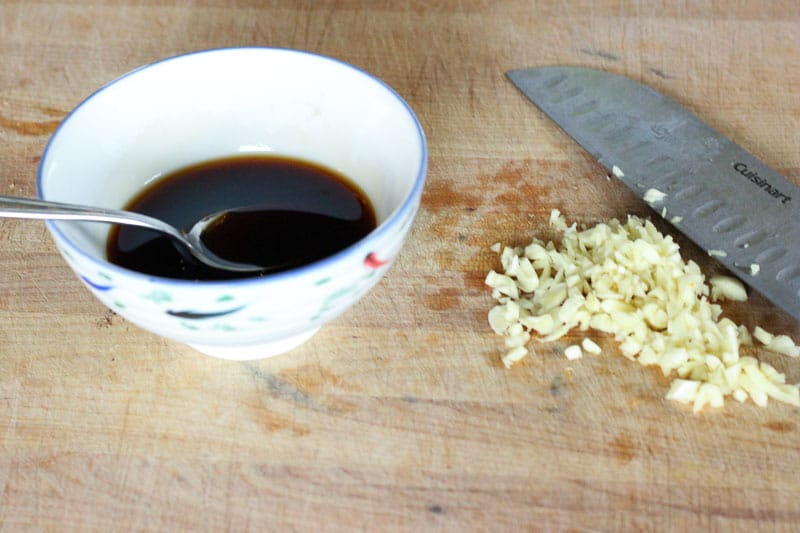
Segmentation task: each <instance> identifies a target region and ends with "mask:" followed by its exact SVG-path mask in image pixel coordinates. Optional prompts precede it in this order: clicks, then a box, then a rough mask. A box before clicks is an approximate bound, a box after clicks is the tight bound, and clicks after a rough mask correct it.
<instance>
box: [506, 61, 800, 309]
mask: <svg viewBox="0 0 800 533" xmlns="http://www.w3.org/2000/svg"><path fill="white" fill-rule="evenodd" d="M507 76H508V78H509V79H510V80H511V81H512V82H513V83H514V85H516V86H517V88H519V89H520V91H522V93H523V94H525V96H527V97H528V98H529V99H530V100H531V101H532V102H533V103H534V104H536V106H537V107H538V108H539V109H541V110H542V111H543V112H544V113H545V114H546V115H547V116H548V117H550V118H551V119H552V120H553V121H554V122H555V123H556V124H557V125H558V126H559V127H561V129H563V130H564V131H565V132H566V133H567V134H568V135H570V136H571V137H572V138H573V139H574V140H575V141H577V142H578V144H580V145H581V146H582V147H583V148H584V149H585V150H586V151H588V152H589V153H590V154H592V156H594V157H595V158H596V159H597V160H598V161H599V162H600V164H601V165H603V166H604V167H605V168H606V170H608V171H609V173H611V174H612V175H615V176H616V177H618V178H619V179H621V180H622V181H623V182H624V183H625V184H626V185H627V186H628V187H629V188H630V189H632V190H633V191H634V192H635V193H637V194H638V195H639V197H641V198H642V199H644V200H645V201H647V202H648V203H649V204H650V205H651V207H653V208H654V209H655V210H656V211H657V212H658V213H659V214H661V215H662V216H663V217H664V218H665V219H666V220H668V221H670V222H671V223H672V224H673V225H674V226H675V227H676V228H677V229H678V230H680V231H681V232H683V233H684V234H686V235H687V236H688V237H689V238H690V239H691V240H692V241H694V242H695V243H696V244H698V245H699V246H700V247H702V248H703V249H704V250H705V251H706V252H708V253H709V254H710V255H712V256H714V257H715V258H716V259H717V260H718V261H720V262H721V263H722V264H723V265H725V266H726V267H727V268H728V269H729V270H730V271H731V272H733V273H734V274H735V275H736V276H737V277H739V278H740V279H741V280H742V281H743V282H745V283H746V284H748V285H750V286H751V287H752V288H753V289H755V290H757V291H758V292H760V293H761V294H763V295H764V296H766V297H767V298H768V299H769V300H771V301H772V302H773V303H775V304H776V305H778V306H779V307H781V308H783V309H784V310H785V311H786V312H787V313H789V314H790V315H791V316H793V317H794V318H795V319H798V320H800V187H798V186H797V185H795V184H794V183H792V182H791V181H789V180H788V179H786V178H785V177H783V176H781V175H780V174H778V173H777V172H775V171H774V170H772V169H770V168H769V167H768V166H767V165H766V164H764V163H763V162H762V161H760V160H759V159H758V158H756V157H755V156H754V155H752V154H750V153H748V152H747V151H746V150H744V149H743V148H741V147H740V146H738V145H736V144H735V143H734V142H733V141H731V140H730V139H727V138H726V137H724V136H723V135H722V134H720V133H719V132H718V131H716V130H714V129H713V128H711V127H710V126H708V125H707V124H705V123H704V122H703V121H702V120H701V119H700V118H698V117H697V116H696V115H695V114H693V113H692V112H691V111H689V110H688V109H686V108H685V107H683V106H682V105H681V104H680V103H678V102H677V101H676V100H674V99H672V98H670V97H668V96H665V95H663V94H661V93H659V92H657V91H655V90H654V89H652V88H650V87H648V86H646V85H643V84H641V83H639V82H637V81H634V80H632V79H630V78H627V77H624V76H620V75H616V74H611V73H609V72H606V71H602V70H596V69H591V68H583V67H562V66H553V67H537V68H527V69H519V70H513V71H510V72H508V73H507Z"/></svg>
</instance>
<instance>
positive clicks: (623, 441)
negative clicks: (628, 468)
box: [608, 433, 636, 465]
mask: <svg viewBox="0 0 800 533" xmlns="http://www.w3.org/2000/svg"><path fill="white" fill-rule="evenodd" d="M608 445H609V446H610V447H611V451H612V452H613V454H614V457H615V458H616V459H617V462H618V463H619V464H621V465H625V464H628V463H630V462H631V461H632V460H633V458H634V457H636V443H635V442H633V439H631V437H630V435H626V434H625V433H620V434H619V435H617V436H616V437H614V438H613V439H611V440H610V441H609V443H608Z"/></svg>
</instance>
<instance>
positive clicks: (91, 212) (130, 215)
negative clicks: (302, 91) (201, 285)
mask: <svg viewBox="0 0 800 533" xmlns="http://www.w3.org/2000/svg"><path fill="white" fill-rule="evenodd" d="M226 212H227V211H220V212H218V213H212V214H210V215H208V216H205V217H203V218H201V219H200V220H198V221H197V222H196V223H195V224H194V226H192V229H190V230H189V231H188V232H185V231H181V230H179V229H177V228H175V227H173V226H170V225H169V224H167V223H166V222H163V221H161V220H159V219H157V218H153V217H150V216H147V215H142V214H140V213H134V212H132V211H123V210H120V209H106V208H103V207H89V206H84V205H76V204H65V203H61V202H48V201H46V200H38V199H35V198H20V197H17V196H2V195H0V218H35V219H47V220H83V221H90V222H108V223H112V224H125V225H129V226H139V227H140V228H147V229H151V230H154V231H158V232H161V233H164V234H166V235H168V236H170V237H172V239H173V240H174V241H175V242H177V243H179V244H180V245H181V246H182V247H183V249H185V250H186V251H188V252H189V253H190V254H191V256H192V257H194V258H195V259H197V260H198V261H200V262H201V263H203V264H205V265H208V266H210V267H213V268H219V269H221V270H230V271H232V272H263V271H265V270H267V269H266V268H265V267H262V266H258V265H252V264H248V263H237V262H234V261H228V260H226V259H223V258H221V257H219V256H217V255H216V254H215V253H214V252H212V251H211V250H209V249H208V248H207V247H206V245H205V244H203V241H202V240H201V239H200V235H202V233H203V230H204V229H205V228H206V226H208V225H209V224H210V223H211V222H213V221H215V220H217V219H218V218H220V217H221V216H224V215H225V213H226Z"/></svg>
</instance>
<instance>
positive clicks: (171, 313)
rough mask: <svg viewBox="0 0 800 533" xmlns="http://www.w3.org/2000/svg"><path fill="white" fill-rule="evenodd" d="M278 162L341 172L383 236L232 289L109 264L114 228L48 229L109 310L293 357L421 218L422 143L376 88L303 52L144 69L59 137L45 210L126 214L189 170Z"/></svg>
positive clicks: (70, 120) (225, 56)
mask: <svg viewBox="0 0 800 533" xmlns="http://www.w3.org/2000/svg"><path fill="white" fill-rule="evenodd" d="M245 152H258V153H262V152H263V153H274V154H279V155H284V156H290V157H296V158H300V159H305V160H308V161H312V162H316V163H319V164H322V165H324V166H327V167H329V168H332V169H334V170H337V171H339V172H340V173H342V174H343V175H345V176H347V177H349V178H350V179H351V180H353V181H354V182H356V183H357V184H358V185H359V186H360V187H361V188H362V189H363V190H364V191H365V192H366V193H367V195H368V196H369V198H370V200H371V201H372V204H373V206H374V208H375V212H376V216H377V218H378V227H377V228H376V229H375V230H374V231H373V232H371V233H370V234H369V235H367V236H366V237H364V238H363V239H362V240H360V241H359V242H357V243H356V244H354V245H352V246H350V247H349V248H346V249H344V250H342V251H340V252H338V253H336V254H335V255H333V256H330V257H328V258H326V259H323V260H321V261H318V262H316V263H312V264H310V265H307V266H304V267H300V268H297V269H294V270H291V271H288V272H283V273H278V274H273V275H269V276H265V277H263V278H253V279H244V280H236V281H204V282H194V281H180V280H173V279H165V278H159V277H153V276H149V275H145V274H142V273H139V272H134V271H131V270H126V269H123V268H120V267H118V266H116V265H114V264H111V263H109V262H108V261H107V260H106V255H105V242H106V239H107V235H108V231H109V226H108V225H105V224H99V223H87V222H63V221H62V222H48V227H49V229H50V231H51V233H52V235H53V238H54V240H55V243H56V245H57V247H58V249H59V251H60V252H61V254H62V255H63V256H64V258H65V260H66V261H67V263H69V265H70V267H72V269H73V270H74V271H75V272H76V273H77V275H78V276H79V277H80V279H81V280H83V282H84V283H85V284H86V286H87V287H88V288H89V289H90V290H91V291H92V293H94V294H95V296H97V298H99V299H100V300H101V301H102V302H103V303H104V304H106V305H107V306H108V307H109V308H111V309H112V310H114V311H115V312H117V313H119V314H120V315H121V316H123V317H125V318H126V319H128V320H130V321H131V322H133V323H135V324H137V325H139V326H140V327H142V328H144V329H146V330H149V331H151V332H153V333H156V334H158V335H162V336H164V337H167V338H169V339H173V340H175V341H178V342H182V343H186V344H189V345H191V346H193V347H195V348H196V349H197V350H199V351H201V352H204V353H207V354H209V355H213V356H217V357H223V358H228V359H257V358H262V357H269V356H271V355H275V354H278V353H282V352H285V351H287V350H290V349H292V348H294V347H296V346H298V345H299V344H300V343H302V342H304V341H305V340H307V339H308V338H309V337H311V336H312V335H313V334H314V332H316V331H317V329H319V328H320V326H322V325H323V324H324V323H326V322H328V321H330V320H331V319H333V318H335V317H336V316H337V315H339V314H340V313H342V312H343V311H345V310H346V309H347V308H348V307H350V306H351V305H352V304H353V303H355V302H356V301H357V300H358V299H359V298H361V297H362V296H363V295H364V294H365V293H366V292H367V291H368V290H369V289H370V288H371V287H372V286H373V285H374V284H375V283H377V282H378V280H379V279H380V278H381V277H382V276H383V274H384V273H385V272H386V270H387V269H388V268H389V266H390V265H391V263H392V261H393V260H394V259H395V257H396V256H397V254H398V252H399V251H400V248H401V246H402V245H403V242H404V241H405V238H406V236H407V234H408V231H409V229H410V227H411V224H412V222H413V220H414V217H415V215H416V212H417V209H418V207H419V202H420V196H421V194H422V188H423V184H424V180H425V172H426V168H427V151H426V143H425V137H424V134H423V131H422V128H421V127H420V124H419V122H418V120H417V118H416V117H415V115H414V113H413V111H412V110H411V108H410V107H409V106H408V105H407V104H406V102H404V101H403V99H402V98H401V97H400V96H399V95H398V94H397V93H395V92H394V91H393V90H392V89H391V88H390V87H388V86H387V85H386V84H385V83H383V82H381V81H380V80H379V79H376V78H375V77H373V76H371V75H369V74H367V73H365V72H363V71H361V70H359V69H357V68H354V67H353V66H351V65H348V64H346V63H343V62H341V61H338V60H335V59H331V58H327V57H323V56H319V55H316V54H312V53H308V52H302V51H297V50H287V49H274V48H231V49H219V50H209V51H202V52H195V53H191V54H187V55H182V56H178V57H174V58H170V59H165V60H163V61H159V62H157V63H154V64H151V65H148V66H145V67H142V68H140V69H138V70H135V71H133V72H130V73H128V74H126V75H124V76H122V77H121V78H119V79H117V80H115V81H113V82H111V83H109V84H108V85H106V86H105V87H103V88H101V89H100V90H98V91H97V92H95V93H94V94H93V95H91V96H90V97H89V98H87V99H86V100H85V101H84V102H82V103H81V104H80V105H79V106H78V107H77V108H76V109H75V110H74V111H73V112H72V113H71V114H70V115H69V116H68V117H67V118H66V119H65V120H64V122H63V123H62V124H61V126H60V127H59V129H58V130H57V131H56V132H55V134H54V135H53V137H52V139H51V140H50V142H49V144H48V145H47V148H46V150H45V152H44V155H43V157H42V161H41V164H40V166H39V175H38V193H39V196H40V197H41V198H44V199H46V200H56V201H62V202H71V203H79V204H87V205H98V206H105V207H113V208H121V207H123V206H124V205H125V204H126V203H127V201H128V200H129V199H131V198H132V197H133V196H135V195H136V193H137V192H138V191H140V190H141V189H142V188H143V187H144V186H145V185H146V184H148V183H149V182H151V181H152V180H154V179H157V178H158V177H159V176H161V175H163V174H165V173H168V172H171V171H174V170H177V169H179V168H181V167H185V166H187V165H189V164H193V163H197V162H201V161H205V160H209V159H215V158H219V157H225V156H230V155H235V154H240V153H245Z"/></svg>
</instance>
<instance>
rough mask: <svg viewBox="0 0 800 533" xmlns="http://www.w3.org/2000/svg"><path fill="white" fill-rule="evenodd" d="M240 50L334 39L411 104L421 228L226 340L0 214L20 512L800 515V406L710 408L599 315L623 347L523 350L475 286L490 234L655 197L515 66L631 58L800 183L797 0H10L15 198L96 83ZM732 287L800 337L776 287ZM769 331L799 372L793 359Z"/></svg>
mask: <svg viewBox="0 0 800 533" xmlns="http://www.w3.org/2000/svg"><path fill="white" fill-rule="evenodd" d="M237 45H268V46H285V47H294V48H302V49H307V50H312V51H315V52H319V53H323V54H327V55H332V56H335V57H338V58H340V59H342V60H345V61H348V62H351V63H353V64H355V65H357V66H359V67H361V68H364V69H365V70H367V71H369V72H372V73H374V74H375V75H377V76H379V77H381V78H383V79H384V80H385V81H386V82H387V83H389V84H390V85H391V86H392V87H394V88H395V89H396V90H397V91H398V92H399V93H400V94H401V95H402V96H403V97H404V98H406V100H407V101H408V102H409V104H410V105H411V106H412V108H413V109H414V110H415V111H416V113H417V114H418V116H419V117H420V120H421V122H422V124H423V127H424V128H425V131H426V134H427V138H428V143H429V153H430V160H429V173H428V183H427V185H426V189H425V193H424V197H423V203H422V209H421V211H420V213H419V216H418V219H417V222H416V224H415V226H414V229H413V230H412V234H411V236H410V239H409V241H408V244H407V245H406V247H405V248H404V250H403V252H402V254H401V256H400V258H399V260H398V262H397V263H396V265H395V266H394V267H393V269H392V270H391V271H390V273H389V274H388V275H387V276H386V278H385V279H384V280H383V281H382V282H381V283H380V284H379V285H378V287H376V288H375V289H374V290H373V291H372V292H371V293H370V294H369V295H368V296H367V297H366V298H364V300H362V301H361V302H360V303H359V304H358V305H357V306H355V307H354V308H352V309H351V310H350V311H348V312H347V313H346V314H345V315H343V316H342V317H340V318H339V319H337V320H336V321H335V322H334V323H332V324H330V325H329V326H327V327H325V328H323V329H322V330H321V331H320V333H319V334H317V335H316V336H315V337H314V338H313V339H312V340H311V341H310V342H309V343H308V344H306V345H304V346H302V347H301V348H299V349H297V350H296V351H294V352H292V353H290V354H286V355H285V356H280V357H276V358H273V359H269V360H263V361H257V362H250V363H230V362H225V361H219V360H215V359H211V358H209V357H206V356H202V355H200V354H198V353H196V352H194V351H192V350H191V349H189V348H187V347H184V346H181V345H178V344H176V343H173V342H170V341H166V340H163V339H160V338H157V337H155V336H153V335H151V334H149V333H147V332H144V331H142V330H139V329H138V328H136V327H135V326H133V325H131V324H129V323H127V322H126V321H124V320H123V319H121V318H120V317H118V316H116V315H115V314H113V313H112V312H110V311H108V310H107V309H105V308H104V307H103V306H102V305H100V304H99V303H98V302H97V301H95V300H94V299H93V298H92V297H91V295H90V294H89V293H88V291H86V290H85V289H84V288H83V287H82V285H81V284H80V282H79V281H78V280H76V279H75V277H74V276H73V274H72V273H71V271H70V270H69V269H68V268H67V267H66V266H65V264H64V263H63V262H62V260H61V259H60V258H59V257H58V255H57V253H56V251H55V249H54V246H53V244H52V241H51V240H50V238H49V236H48V235H47V232H46V230H45V229H44V225H43V224H41V223H37V222H20V221H0V524H2V526H5V529H8V530H10V531H17V530H54V531H61V530H75V531H88V530H97V531H109V530H146V531H159V530H160V531H199V530H214V531H218V530H230V531H243V530H256V531H263V530H278V531H283V530H292V529H297V530H310V531H319V530H336V529H341V530H354V529H364V530H379V531H386V530H398V531H418V530H451V531H465V530H484V531H495V530H498V531H507V530H531V531H541V530H544V531H551V530H552V531H563V530H574V531H583V530H593V531H594V530H601V531H631V530H633V531H639V530H644V531H686V530H714V531H718V530H725V531H728V530H737V531H739V530H740V531H752V530H757V529H761V530H765V531H791V530H797V527H798V524H800V504H798V501H800V481H798V479H800V478H799V477H798V475H797V471H798V465H800V445H798V436H800V430H799V429H798V425H799V424H800V420H799V419H798V415H800V410H799V409H798V408H795V407H790V406H786V405H781V404H777V403H772V404H770V405H769V406H768V407H767V408H766V409H760V408H757V407H755V406H754V405H753V404H752V403H745V404H738V403H737V402H735V401H732V400H729V401H728V402H727V403H726V406H725V407H724V408H723V409H715V410H706V411H704V412H702V413H701V414H699V415H696V416H695V415H692V414H691V412H690V410H689V409H688V408H686V407H685V406H682V405H678V404H675V403H671V402H668V401H666V400H664V394H665V392H666V388H667V386H668V383H669V379H668V378H665V377H663V376H661V375H660V371H658V370H655V369H651V368H642V367H639V366H637V365H635V364H633V363H630V362H629V361H627V360H626V359H624V358H623V357H621V356H619V355H618V353H617V352H616V351H615V347H614V344H613V342H612V341H611V340H609V339H607V338H599V340H600V342H601V344H602V345H603V347H604V355H602V356H597V357H594V356H593V357H584V358H583V359H581V360H578V361H573V362H568V361H567V360H566V359H565V358H564V357H563V349H564V347H565V346H567V345H568V344H569V343H571V342H574V341H575V340H576V339H579V338H580V337H579V336H578V335H577V334H576V335H571V336H570V337H568V338H566V339H564V340H563V341H560V342H556V343H553V344H551V345H536V346H535V354H534V355H533V356H531V357H529V358H528V359H526V360H525V361H523V362H522V363H521V364H519V365H517V366H515V367H514V368H512V369H510V370H508V369H505V368H504V367H503V366H502V365H501V364H500V361H499V356H500V354H501V352H502V342H501V340H500V339H499V338H497V337H496V336H495V335H494V334H493V333H492V332H491V331H490V330H489V327H488V325H487V322H486V313H487V311H488V310H489V308H490V307H491V305H492V300H491V298H490V293H489V291H488V289H487V288H486V287H485V286H484V284H483V279H484V277H485V275H486V272H487V271H488V270H489V269H492V268H497V266H498V263H497V258H496V256H495V254H493V253H492V252H491V251H490V250H489V247H490V246H491V245H492V244H493V243H495V242H503V243H508V244H526V243H527V242H529V241H530V239H531V238H532V237H533V236H542V235H546V234H547V224H546V222H547V216H548V214H549V212H550V210H551V209H553V208H557V209H560V210H561V211H562V212H563V213H564V214H565V216H566V217H567V218H568V219H569V220H574V221H578V222H579V223H587V224H589V223H594V222H598V221H603V220H607V219H608V218H611V217H624V216H626V215H627V214H628V213H635V214H640V215H644V216H651V215H653V213H652V212H650V211H649V210H648V208H646V206H644V205H643V204H642V203H641V202H640V201H639V200H637V199H636V198H635V197H634V196H633V195H632V194H631V193H629V192H628V191H627V190H626V189H625V188H624V187H623V186H622V185H621V184H619V183H616V182H614V181H609V180H607V179H605V174H604V172H603V171H602V169H601V168H600V167H599V166H598V165H597V164H596V163H595V162H594V161H593V160H592V159H591V158H590V157H589V156H588V155H587V154H586V153H584V152H583V151H582V150H581V149H580V148H579V147H578V146H577V145H575V144H574V143H573V142H572V141H571V140H570V139H569V138H568V137H567V136H566V135H565V134H563V133H562V132H561V131H560V130H559V129H558V128H557V127H556V126H554V125H553V124H552V123H550V121H549V120H548V119H546V118H545V117H544V116H543V115H542V114H541V113H540V112H539V111H538V110H537V109H535V107H533V106H532V104H530V103H529V102H528V101H527V100H526V99H525V98H524V97H522V96H521V95H520V94H519V92H518V91H517V90H516V89H515V88H514V87H513V86H512V85H511V84H510V83H509V82H508V81H507V80H506V79H505V77H504V72H505V71H507V70H509V69H512V68H519V67H525V66H536V65H550V64H565V65H585V66H591V67H597V68H604V69H607V70H610V71H612V72H616V73H620V74H625V75H628V76H631V77H633V78H635V79H638V80H641V81H643V82H645V83H648V84H650V85H652V86H653V87H655V88H656V89H658V90H660V91H663V92H664V93H666V94H669V95H671V96H673V97H675V98H677V99H678V100H680V101H681V102H683V103H684V104H685V105H686V106H687V107H689V108H690V109H692V110H693V111H695V112H696V113H698V114H699V115H700V116H702V117H703V118H705V119H706V120H707V121H708V122H709V123H710V124H711V125H712V126H713V127H715V128H717V129H718V130H720V131H721V132H723V133H724V134H726V135H728V136H730V137H731V138H732V139H734V140H735V141H736V142H737V143H739V144H740V145H742V146H744V147H745V148H747V149H749V150H751V151H752V152H753V153H754V154H755V155H757V156H758V157H760V158H761V159H762V160H764V161H765V162H766V163H768V164H769V165H770V166H772V167H773V168H775V169H776V170H778V171H780V172H781V173H783V174H784V175H786V176H788V177H789V179H791V180H793V181H795V182H798V181H800V152H799V151H798V150H797V139H800V120H798V119H800V55H798V53H797V51H798V49H800V8H799V7H798V5H797V3H796V2H792V1H787V0H774V1H770V2H761V3H754V2H753V3H748V2H730V3H725V2H723V3H716V4H713V5H712V4H705V3H703V4H702V5H694V4H693V3H679V4H677V5H674V3H672V2H647V1H629V2H618V1H611V0H605V1H596V2H588V1H587V2H572V3H569V2H567V3H565V2H555V1H541V2H525V1H518V2H511V1H505V2H482V1H478V0H463V1H460V2H446V1H438V2H409V3H404V2H385V1H374V2H373V1H366V0H345V1H332V0H331V1H322V2H295V1H288V0H285V1H274V2H270V3H269V4H268V5H266V3H263V2H254V1H248V0H236V1H233V2H231V1H228V0H198V1H195V2H178V1H175V2H172V1H169V0H164V1H160V2H145V1H134V0H122V1H119V2H111V1H99V2H88V1H87V2H84V1H75V2H62V3H51V2H43V1H37V0H34V1H30V0H26V1H24V2H23V1H21V0H8V1H5V2H3V3H2V4H0V168H2V169H3V171H2V173H0V193H2V194H12V195H34V194H35V175H36V165H37V162H38V160H39V158H40V155H41V153H42V151H43V149H44V147H45V144H46V142H47V139H48V137H49V135H50V134H51V133H52V132H53V130H54V129H55V128H56V127H57V125H58V124H59V122H60V121H61V120H62V119H63V118H64V116H66V114H67V113H68V112H69V110H70V109H72V108H73V107H74V106H75V105H77V104H78V103H79V102H80V100H81V99H83V98H84V97H86V96H87V95H88V94H90V93H91V92H92V91H93V90H94V89H96V88H97V87H99V86H100V85H102V84H103V83H106V82H107V81H109V80H111V79H113V78H114V77H116V76H118V75H120V74H122V73H124V72H126V71H128V70H130V69H132V68H135V67H137V66H139V65H141V64H144V63H147V62H149V61H153V60H156V59H159V58H162V57H166V56H170V55H173V54H177V53H182V52H186V51H191V50H197V49H203V48H211V47H219V46H237ZM87 164H90V162H87ZM660 227H661V228H662V229H664V230H665V231H669V232H671V233H673V234H675V233H674V232H673V231H672V230H671V229H670V228H668V227H667V226H665V225H663V224H662V225H661V226H660ZM675 235H676V238H678V239H679V242H680V243H681V245H682V247H683V251H684V253H685V254H686V256H687V257H690V258H693V259H695V260H696V261H697V262H698V263H699V264H700V265H701V266H702V268H703V269H704V271H706V272H707V273H708V274H711V273H713V272H716V271H718V270H719V267H718V266H716V265H715V263H714V261H713V260H711V259H710V258H708V257H707V256H705V255H704V254H703V253H701V252H700V251H699V250H698V249H696V248H695V247H694V246H693V245H692V244H691V243H689V242H686V240H685V239H682V238H681V237H680V236H679V235H677V234H675ZM726 310H727V313H728V315H729V316H730V317H732V318H733V319H734V320H736V321H738V322H742V323H745V324H747V325H748V326H751V327H752V326H754V325H756V324H762V325H765V326H766V327H768V329H770V330H772V331H775V332H781V333H786V334H790V335H792V336H793V337H794V338H795V339H800V326H798V324H797V322H796V321H794V320H792V319H790V318H789V317H788V316H786V315H785V314H783V313H781V312H779V311H778V310H776V309H775V308H774V307H773V306H771V305H770V304H768V303H767V302H766V301H765V300H764V299H763V298H761V297H759V296H758V295H757V294H753V295H752V296H751V299H750V301H749V302H747V303H744V304H736V305H730V306H728V307H726ZM757 355H758V356H759V357H761V358H763V359H764V360H768V361H770V362H772V363H773V364H774V365H775V366H776V367H777V368H779V369H780V370H781V371H784V372H785V373H786V375H787V379H788V380H789V381H791V382H793V383H797V382H800V361H799V360H789V359H787V358H785V357H779V356H774V355H769V354H767V353H765V352H761V351H759V352H757Z"/></svg>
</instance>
